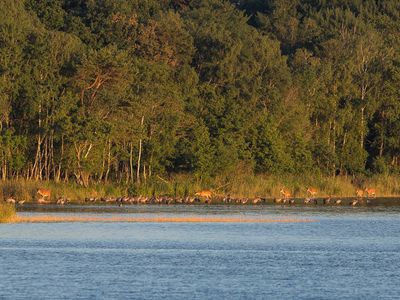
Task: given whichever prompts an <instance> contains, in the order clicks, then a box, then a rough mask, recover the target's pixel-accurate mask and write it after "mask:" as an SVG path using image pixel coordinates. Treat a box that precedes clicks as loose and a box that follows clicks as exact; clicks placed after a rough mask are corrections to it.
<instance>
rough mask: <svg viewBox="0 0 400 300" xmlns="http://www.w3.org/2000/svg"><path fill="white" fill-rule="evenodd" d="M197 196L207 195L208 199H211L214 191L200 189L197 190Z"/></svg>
mask: <svg viewBox="0 0 400 300" xmlns="http://www.w3.org/2000/svg"><path fill="white" fill-rule="evenodd" d="M194 195H195V196H199V197H205V198H207V199H210V198H211V196H212V191H208V190H207V191H200V192H197V193H196V194H194Z"/></svg>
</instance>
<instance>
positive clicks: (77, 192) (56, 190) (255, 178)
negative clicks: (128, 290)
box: [0, 173, 400, 202]
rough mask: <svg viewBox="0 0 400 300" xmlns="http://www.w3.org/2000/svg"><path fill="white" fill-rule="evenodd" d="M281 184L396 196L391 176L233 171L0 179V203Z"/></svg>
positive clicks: (299, 191)
mask: <svg viewBox="0 0 400 300" xmlns="http://www.w3.org/2000/svg"><path fill="white" fill-rule="evenodd" d="M282 187H285V188H286V189H289V190H290V191H291V192H292V194H293V196H294V197H305V196H307V193H306V191H307V187H314V188H317V189H318V190H319V194H318V196H321V197H323V196H340V197H344V196H354V195H355V190H356V189H358V188H365V187H370V188H375V189H376V190H377V196H399V195H400V178H399V177H395V176H383V175H382V176H375V177H371V178H361V179H360V178H358V179H354V178H352V177H344V176H343V177H326V176H319V175H301V176H295V175H282V176H268V175H252V174H245V173H244V174H236V175H231V176H229V177H227V176H225V177H217V178H214V179H208V180H199V179H197V178H196V177H194V176H191V175H187V174H178V175H175V176H173V177H171V178H161V177H154V178H152V180H148V181H147V182H146V183H142V184H141V185H136V184H133V185H124V184H121V185H118V184H112V183H109V184H92V185H91V186H89V187H87V188H85V187H82V186H80V185H77V184H74V183H55V182H51V181H49V182H46V181H44V182H39V181H22V180H18V181H16V180H10V181H0V202H3V200H6V199H7V198H9V197H12V198H14V199H16V200H17V201H19V200H25V201H27V202H31V201H34V200H35V199H38V195H37V194H36V191H37V189H38V188H48V189H50V190H51V193H52V194H51V200H52V201H56V199H57V198H58V197H64V198H68V199H70V200H72V201H83V200H84V199H85V198H90V197H96V198H100V197H120V196H134V195H147V196H151V195H153V194H154V195H156V196H158V195H169V196H177V197H184V196H187V195H194V193H195V192H197V191H200V190H212V191H214V193H215V194H216V195H227V194H230V195H231V196H232V197H281V195H280V193H279V191H280V189H281V188H282Z"/></svg>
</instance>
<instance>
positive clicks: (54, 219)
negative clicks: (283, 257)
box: [10, 215, 315, 223]
mask: <svg viewBox="0 0 400 300" xmlns="http://www.w3.org/2000/svg"><path fill="white" fill-rule="evenodd" d="M10 221H11V222H10V223H74V222H75V223H77V222H81V223H88V222H110V223H111V222H127V223H304V222H315V221H314V220H309V219H296V218H287V219H261V218H260V219H256V218H223V217H210V218H204V217H171V218H168V217H139V218H135V217H110V218H105V217H80V216H68V217H65V216H46V215H44V216H17V217H15V218H13V219H12V220H10Z"/></svg>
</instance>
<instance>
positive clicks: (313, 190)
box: [307, 187, 318, 198]
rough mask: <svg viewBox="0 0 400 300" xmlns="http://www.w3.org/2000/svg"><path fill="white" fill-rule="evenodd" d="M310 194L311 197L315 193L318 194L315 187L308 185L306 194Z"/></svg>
mask: <svg viewBox="0 0 400 300" xmlns="http://www.w3.org/2000/svg"><path fill="white" fill-rule="evenodd" d="M308 194H309V195H310V196H311V197H312V198H314V197H315V196H316V195H317V194H318V190H317V189H316V188H312V187H309V188H308V189H307V195H308Z"/></svg>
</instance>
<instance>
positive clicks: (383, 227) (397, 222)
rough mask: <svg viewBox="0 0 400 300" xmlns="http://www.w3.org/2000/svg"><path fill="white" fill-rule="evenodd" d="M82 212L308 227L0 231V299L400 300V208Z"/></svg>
mask: <svg viewBox="0 0 400 300" xmlns="http://www.w3.org/2000/svg"><path fill="white" fill-rule="evenodd" d="M41 213H43V212H41ZM21 214H26V215H39V214H40V213H38V212H35V211H25V212H21ZM48 214H63V215H68V214H72V215H79V213H77V212H76V210H75V211H73V212H71V210H65V211H56V212H51V213H47V215H48ZM86 214H91V215H93V214H98V215H101V216H108V215H113V216H115V214H122V215H123V216H126V215H129V216H132V217H135V216H154V215H157V216H171V217H176V216H192V215H195V216H204V217H207V216H210V215H212V216H213V217H215V216H224V217H237V216H244V217H257V218H299V219H309V220H313V221H315V222H309V223H54V224H39V223H36V224H0V299H399V298H400V209H399V208H390V207H383V208H366V207H360V208H350V207H346V208H344V207H340V208H333V207H329V208H317V207H315V208H307V207H292V208H281V207H271V206H268V207H267V206H266V207H238V208H232V207H228V208H227V207H223V206H213V207H204V206H193V207H183V206H182V207H179V206H171V207H163V208H160V207H157V206H155V207H152V206H149V207H147V206H146V207H143V206H142V207H140V208H134V209H125V210H123V209H121V210H116V209H114V208H112V210H110V209H102V208H99V209H98V211H97V212H96V208H93V210H91V211H90V212H87V213H86ZM82 215H83V214H82Z"/></svg>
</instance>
